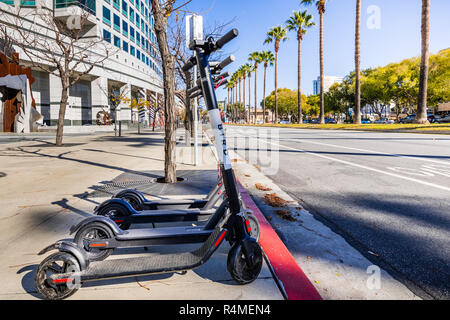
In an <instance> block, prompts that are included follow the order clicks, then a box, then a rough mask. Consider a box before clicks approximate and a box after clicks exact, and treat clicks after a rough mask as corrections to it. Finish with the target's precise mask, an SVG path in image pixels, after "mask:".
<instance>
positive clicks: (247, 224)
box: [245, 220, 252, 233]
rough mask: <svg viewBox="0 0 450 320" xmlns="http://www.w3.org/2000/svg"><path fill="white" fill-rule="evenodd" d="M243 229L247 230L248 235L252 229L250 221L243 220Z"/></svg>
mask: <svg viewBox="0 0 450 320" xmlns="http://www.w3.org/2000/svg"><path fill="white" fill-rule="evenodd" d="M245 227H246V228H247V232H248V233H251V232H252V228H251V227H250V221H248V220H245Z"/></svg>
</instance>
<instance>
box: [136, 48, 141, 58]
mask: <svg viewBox="0 0 450 320" xmlns="http://www.w3.org/2000/svg"><path fill="white" fill-rule="evenodd" d="M136 58H138V59H139V60H141V52H140V51H139V49H136Z"/></svg>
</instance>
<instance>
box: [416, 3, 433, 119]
mask: <svg viewBox="0 0 450 320" xmlns="http://www.w3.org/2000/svg"><path fill="white" fill-rule="evenodd" d="M421 34H422V57H421V62H420V79H419V101H418V102H419V104H418V106H417V115H416V119H415V120H414V122H415V123H428V118H427V90H428V70H429V68H430V66H429V59H430V51H429V47H430V0H422V28H421Z"/></svg>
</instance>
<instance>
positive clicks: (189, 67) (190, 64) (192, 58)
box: [181, 57, 197, 72]
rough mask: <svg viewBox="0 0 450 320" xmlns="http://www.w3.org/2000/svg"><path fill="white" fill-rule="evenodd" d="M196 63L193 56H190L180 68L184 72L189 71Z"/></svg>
mask: <svg viewBox="0 0 450 320" xmlns="http://www.w3.org/2000/svg"><path fill="white" fill-rule="evenodd" d="M196 64H197V60H196V59H195V57H191V58H190V59H189V61H188V62H187V63H186V64H185V65H184V66H183V67H182V68H181V70H183V71H184V72H186V71H189V70H190V69H191V68H192V67H194V66H195V65H196Z"/></svg>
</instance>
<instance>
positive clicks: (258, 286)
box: [0, 131, 283, 300]
mask: <svg viewBox="0 0 450 320" xmlns="http://www.w3.org/2000/svg"><path fill="white" fill-rule="evenodd" d="M53 140H54V139H53V138H42V139H35V140H34V141H20V142H12V143H5V144H1V145H0V189H1V190H2V196H1V200H0V205H1V207H2V211H1V212H0V221H1V223H0V241H1V242H2V244H3V245H2V247H1V248H0V261H1V262H2V263H1V264H0V276H1V277H2V279H3V281H2V286H1V287H0V299H3V300H4V299H36V298H39V297H37V295H36V291H35V289H34V283H33V281H34V279H33V278H34V273H35V270H36V267H37V265H38V264H39V263H40V262H41V261H42V259H43V257H41V256H37V252H39V251H40V250H41V249H42V248H44V247H45V246H47V245H49V244H51V243H53V242H54V241H56V240H60V239H65V238H68V237H69V232H68V230H69V228H70V226H71V225H73V224H74V223H76V222H78V221H80V220H81V219H83V218H85V217H88V216H90V213H91V212H92V211H93V208H94V207H95V206H96V205H97V204H98V203H100V202H102V201H103V200H105V199H107V198H108V197H109V195H108V194H103V195H102V194H101V193H100V194H99V189H100V190H102V189H103V190H105V188H104V187H105V186H106V187H107V186H109V185H110V183H111V182H113V181H116V182H117V181H122V183H125V185H126V183H127V179H130V180H132V179H134V178H135V177H136V176H140V175H142V173H143V172H148V171H152V172H155V171H156V172H157V171H162V170H163V169H164V154H163V149H164V140H163V136H162V134H161V133H153V132H149V131H145V132H143V133H142V134H141V135H139V136H138V135H136V134H132V133H126V134H125V136H123V137H121V138H115V137H114V136H113V134H108V135H107V134H105V135H98V134H97V135H88V136H66V137H65V139H64V143H65V146H64V147H55V146H54V145H53ZM204 148H209V147H207V146H205V147H204ZM208 152H209V151H208V150H206V151H205V152H204V153H203V154H208ZM178 153H179V155H182V154H183V153H184V157H183V159H182V158H181V157H179V159H180V160H181V161H182V162H185V163H178V164H177V169H178V170H179V172H180V173H184V174H186V172H192V170H197V168H195V167H193V166H192V165H190V164H186V163H188V161H186V160H187V159H188V157H186V155H187V150H185V149H184V148H183V147H180V148H178ZM209 155H210V156H209V157H208V158H205V161H204V162H203V163H202V164H201V166H199V168H201V170H202V171H205V172H206V171H208V172H211V173H214V175H211V179H212V180H211V181H214V179H215V178H216V176H215V171H216V169H217V164H216V162H215V160H214V158H213V157H212V156H211V154H210V152H209ZM133 177H134V178H133ZM118 179H119V180H118ZM121 179H122V180H121ZM129 182H132V181H129ZM130 185H131V184H130ZM205 185H207V184H205ZM102 187H103V188H102ZM106 189H107V188H106ZM153 190H160V191H163V190H162V189H161V188H159V189H158V187H153ZM165 191H167V190H165ZM207 192H208V190H199V189H195V188H194V189H193V190H192V191H191V195H190V196H189V197H190V198H194V197H195V198H199V197H202V196H203V195H204V194H205V193H207ZM162 193H167V192H162ZM169 193H170V192H169ZM172 194H173V195H174V197H180V195H176V192H172ZM181 247H182V248H181ZM191 247H193V248H195V247H196V246H193V245H191V246H173V247H170V248H169V247H167V246H166V247H163V248H161V247H158V248H156V247H152V248H148V251H146V253H148V254H158V252H159V251H161V252H173V251H174V250H177V251H180V250H182V251H184V250H189V249H191ZM139 250H140V252H144V249H132V250H118V252H117V255H118V256H120V257H126V256H127V255H128V254H130V253H135V252H139ZM227 252H228V245H227V244H226V245H224V246H222V248H221V249H220V250H219V251H218V252H217V253H216V254H215V255H214V256H213V258H212V259H211V260H210V261H208V262H207V263H206V264H205V265H203V266H202V267H200V268H198V269H196V270H193V271H189V272H188V273H187V274H185V275H181V274H163V275H154V276H146V277H133V278H128V279H119V280H108V281H106V282H101V283H100V282H98V283H97V282H95V283H92V284H86V285H85V286H83V287H82V288H81V289H80V291H79V292H77V294H75V295H74V296H73V297H71V298H72V299H119V300H123V299H167V300H172V299H200V300H202V299H231V300H232V299H249V300H256V299H283V296H282V294H281V293H280V291H279V289H278V287H277V285H276V283H275V281H274V279H273V278H272V275H271V273H270V271H269V269H268V268H267V266H266V265H264V268H263V271H262V272H261V274H260V277H259V278H258V279H257V280H256V281H255V282H253V283H252V284H250V285H246V286H240V285H237V284H236V283H235V282H234V281H233V280H232V279H231V276H230V275H229V274H228V272H227V269H226V254H227ZM98 284H102V285H98Z"/></svg>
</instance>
